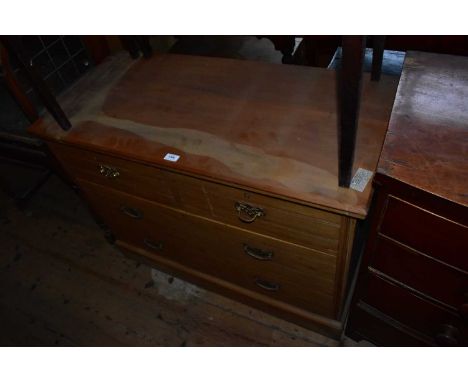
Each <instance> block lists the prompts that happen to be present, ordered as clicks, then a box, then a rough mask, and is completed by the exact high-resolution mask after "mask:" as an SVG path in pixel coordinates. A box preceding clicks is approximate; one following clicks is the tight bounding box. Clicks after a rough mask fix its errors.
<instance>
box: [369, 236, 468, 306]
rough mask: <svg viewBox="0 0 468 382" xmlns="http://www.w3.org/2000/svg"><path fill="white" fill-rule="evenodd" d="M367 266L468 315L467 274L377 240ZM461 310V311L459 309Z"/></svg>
mask: <svg viewBox="0 0 468 382" xmlns="http://www.w3.org/2000/svg"><path fill="white" fill-rule="evenodd" d="M369 265H370V266H371V267H373V268H375V269H377V270H379V271H380V272H383V273H385V274H386V275H388V276H390V277H392V278H394V279H395V280H398V281H400V282H402V283H403V284H406V285H408V286H410V287H411V288H414V289H416V290H418V291H420V292H422V293H424V294H426V295H428V296H430V297H432V298H434V299H437V300H439V301H441V302H443V303H445V304H447V305H450V306H452V307H453V308H455V309H457V310H462V309H465V310H466V311H467V313H468V275H467V274H466V273H464V272H462V271H459V270H457V269H454V268H452V267H449V266H447V265H445V264H441V263H439V262H438V261H436V260H434V259H432V258H428V257H426V256H424V255H421V254H420V253H417V252H415V251H413V250H411V249H408V248H405V247H404V246H402V245H401V244H398V243H396V242H394V241H392V240H389V239H386V238H382V237H379V238H378V239H377V245H376V248H375V251H374V253H373V254H372V256H371V258H370V263H369ZM462 307H463V308H462Z"/></svg>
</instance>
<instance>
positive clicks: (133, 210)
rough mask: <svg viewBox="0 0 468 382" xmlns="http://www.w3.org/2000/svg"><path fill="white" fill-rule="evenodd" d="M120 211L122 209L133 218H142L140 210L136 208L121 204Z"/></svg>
mask: <svg viewBox="0 0 468 382" xmlns="http://www.w3.org/2000/svg"><path fill="white" fill-rule="evenodd" d="M120 211H122V212H123V213H124V214H125V215H127V216H130V217H131V218H133V219H142V218H143V212H141V211H140V210H139V209H137V208H133V207H128V206H121V207H120Z"/></svg>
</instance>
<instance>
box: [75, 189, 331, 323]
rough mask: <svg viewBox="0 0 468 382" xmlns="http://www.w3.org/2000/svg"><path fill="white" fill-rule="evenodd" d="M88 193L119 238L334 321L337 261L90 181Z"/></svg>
mask: <svg viewBox="0 0 468 382" xmlns="http://www.w3.org/2000/svg"><path fill="white" fill-rule="evenodd" d="M80 184H81V186H82V189H83V191H84V193H85V195H86V197H87V199H88V200H89V202H90V203H91V204H92V206H93V207H94V209H95V210H97V211H98V213H99V214H101V216H102V217H103V218H104V220H105V221H106V223H107V224H108V225H109V226H110V227H111V229H112V230H113V231H114V233H115V235H116V237H117V238H118V239H119V240H121V241H124V242H128V243H129V244H132V245H135V246H137V247H140V248H143V249H145V251H147V252H148V254H149V256H151V255H150V254H151V253H155V254H157V255H159V256H164V257H167V258H169V259H171V260H173V261H176V262H179V263H182V264H184V265H186V266H189V267H193V268H194V269H197V270H199V271H202V272H204V273H207V274H210V275H212V276H215V277H218V278H221V279H224V280H226V281H229V282H232V283H234V284H236V285H239V286H241V287H244V288H246V289H250V290H253V291H255V292H257V293H261V294H265V295H268V296H270V297H272V298H275V299H278V300H282V301H284V302H286V303H289V304H291V305H295V306H298V307H301V308H304V309H307V310H309V311H313V312H316V313H319V314H322V315H324V316H328V317H332V315H333V312H334V298H333V292H334V285H335V266H336V257H334V256H331V255H327V254H323V253H320V252H316V251H313V250H309V249H306V248H304V247H300V246H296V245H292V244H289V243H286V242H284V241H281V240H275V239H272V238H269V237H266V236H262V235H257V234H255V233H252V232H250V231H246V230H240V229H237V228H234V227H230V226H227V225H222V224H219V223H216V222H214V221H212V220H208V219H204V218H200V217H198V216H195V215H192V214H187V213H184V212H182V211H179V210H174V209H171V208H167V207H164V206H161V205H157V204H155V203H151V202H148V201H146V200H143V199H140V198H135V197H131V196H129V195H126V194H123V193H120V192H115V191H112V190H109V189H105V188H103V187H101V186H98V185H95V184H91V183H89V182H86V181H81V182H80Z"/></svg>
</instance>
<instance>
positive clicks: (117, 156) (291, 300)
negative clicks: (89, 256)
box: [31, 55, 396, 337]
mask: <svg viewBox="0 0 468 382" xmlns="http://www.w3.org/2000/svg"><path fill="white" fill-rule="evenodd" d="M304 84H308V85H307V86H305V85H304ZM310 87H312V88H313V89H315V90H312V91H311V88H310ZM317 89H320V92H318V91H316V90H317ZM395 89H396V81H395V80H394V79H390V78H386V77H384V78H382V80H381V81H380V82H378V83H371V82H370V80H369V78H368V77H366V79H365V88H364V97H363V106H362V112H361V113H362V116H361V125H360V135H359V136H358V149H357V152H356V160H355V163H356V164H357V165H358V166H359V167H363V168H366V169H369V170H371V171H373V170H374V169H375V166H376V163H377V158H378V155H379V149H380V146H381V143H382V141H383V138H384V135H385V131H386V126H387V121H388V118H389V115H390V110H391V105H392V101H393V97H394V94H395ZM334 92H335V73H334V72H333V71H329V70H326V69H314V68H305V67H288V66H282V65H273V64H262V63H256V62H242V61H234V60H227V59H215V58H202V57H191V56H177V55H163V56H155V57H153V58H151V59H148V60H139V61H136V62H134V61H131V60H130V59H128V58H127V57H126V56H116V57H113V58H111V59H110V60H109V61H108V62H107V63H105V64H102V65H101V66H100V67H97V68H96V69H95V70H94V71H93V72H92V73H90V74H89V75H88V76H86V77H85V78H83V80H82V81H80V82H79V83H78V84H77V85H76V86H75V87H74V88H72V89H71V90H70V91H69V92H68V93H67V94H65V95H64V96H63V97H62V99H60V103H61V105H62V106H63V108H64V110H65V111H66V113H67V116H69V118H70V120H71V122H72V125H73V128H72V129H71V130H69V131H68V132H64V131H63V130H61V129H60V128H59V127H58V126H57V125H56V124H55V123H54V122H53V121H52V120H51V119H50V118H45V119H44V120H42V121H40V122H38V123H36V124H35V125H34V126H32V128H31V132H32V133H33V134H36V135H38V136H40V137H42V138H43V139H45V140H46V141H47V142H48V145H49V147H50V149H51V151H52V153H53V154H54V156H55V157H56V158H57V160H58V162H59V163H60V164H61V166H62V167H63V169H64V172H65V173H66V174H68V176H69V177H70V178H71V179H72V181H73V182H74V183H76V184H77V185H78V187H79V189H80V190H81V192H82V194H83V196H84V198H85V199H86V200H87V202H88V203H89V205H90V207H91V209H92V210H93V211H94V212H95V213H96V215H98V216H99V217H100V218H101V219H102V220H103V221H104V223H105V224H106V225H107V226H108V227H109V229H110V230H111V231H112V233H113V234H114V236H115V239H116V245H117V246H118V247H119V248H121V249H122V250H123V251H124V252H125V253H126V254H128V255H129V256H133V257H137V258H138V259H140V260H142V261H146V262H148V263H150V264H151V265H153V266H155V267H157V268H159V269H162V270H164V271H166V272H169V273H171V274H174V275H176V276H180V277H183V278H185V279H187V280H189V281H192V282H195V283H198V284H200V285H202V286H204V287H207V288H210V289H213V290H215V291H218V292H220V293H223V294H226V295H228V296H231V297H233V298H236V299H239V300H241V301H243V302H245V303H248V304H251V305H253V306H255V307H258V308H261V309H264V310H266V311H269V312H272V313H274V314H276V315H278V316H281V317H284V318H286V319H289V320H292V321H294V322H297V323H299V324H301V325H304V326H307V327H311V328H314V329H316V330H319V331H322V332H324V333H326V334H328V335H330V336H334V337H338V336H340V333H341V331H342V320H341V317H342V313H343V305H344V296H345V292H346V288H347V280H348V269H349V261H350V257H351V251H352V247H353V241H354V235H355V228H356V224H357V222H358V221H359V220H360V219H362V218H364V217H365V216H366V214H367V209H368V205H369V200H370V195H371V187H370V185H369V186H368V187H366V189H365V190H364V192H359V191H355V190H352V189H344V188H340V187H338V176H337V173H338V163H337V141H338V140H337V136H336V134H337V132H336V109H337V108H336V96H335V93H334ZM167 154H171V156H170V158H176V160H175V161H168V160H167Z"/></svg>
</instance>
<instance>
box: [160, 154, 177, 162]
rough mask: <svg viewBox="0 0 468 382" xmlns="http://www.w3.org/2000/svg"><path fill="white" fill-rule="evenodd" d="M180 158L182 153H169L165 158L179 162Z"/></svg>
mask: <svg viewBox="0 0 468 382" xmlns="http://www.w3.org/2000/svg"><path fill="white" fill-rule="evenodd" d="M179 158H180V155H177V154H171V153H167V154H166V156H165V157H164V160H168V161H169V162H177V161H178V160H179Z"/></svg>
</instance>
